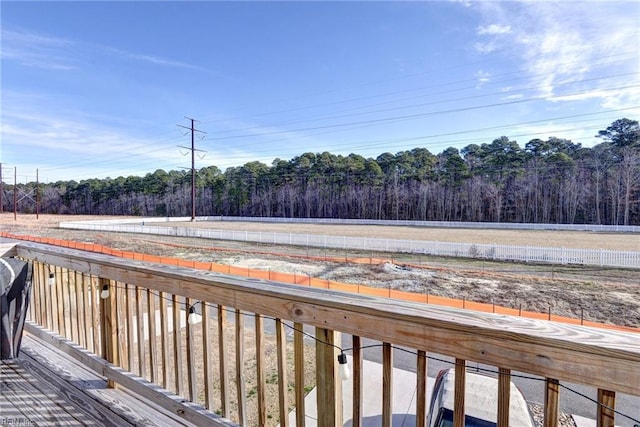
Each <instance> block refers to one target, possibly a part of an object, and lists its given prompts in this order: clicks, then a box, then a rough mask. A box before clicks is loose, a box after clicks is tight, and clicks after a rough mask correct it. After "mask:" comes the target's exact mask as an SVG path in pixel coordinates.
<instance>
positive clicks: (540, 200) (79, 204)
mask: <svg viewBox="0 0 640 427" xmlns="http://www.w3.org/2000/svg"><path fill="white" fill-rule="evenodd" d="M598 136H600V137H601V139H602V143H600V144H599V145H596V146H594V147H591V148H587V147H582V145H581V144H580V143H574V142H572V141H570V140H567V139H560V138H554V137H552V138H549V139H547V140H542V139H533V140H531V141H529V142H527V143H526V144H525V145H524V146H523V147H521V146H520V145H519V144H518V143H517V142H516V141H513V140H510V139H509V138H508V137H506V136H502V137H500V138H497V139H495V140H493V141H492V142H490V143H485V144H481V145H476V144H471V145H468V146H466V147H464V148H463V149H461V150H458V149H456V148H448V149H446V150H444V151H443V152H441V153H439V154H433V153H431V152H429V150H427V149H426V148H414V149H413V150H410V151H402V152H398V153H395V154H392V153H383V154H381V155H379V156H378V157H377V158H375V159H373V158H364V157H362V156H360V155H358V154H350V155H348V156H341V155H334V154H331V153H328V152H324V153H304V154H302V155H300V156H298V157H295V158H293V159H291V160H283V159H275V160H274V161H273V163H272V164H271V166H269V165H266V164H264V163H261V162H250V163H247V164H245V165H244V166H240V167H233V168H228V169H227V170H226V171H225V172H224V173H222V172H221V171H220V170H219V169H218V168H217V167H215V166H211V167H207V168H203V169H200V170H199V171H198V174H197V178H196V214H197V215H198V216H201V215H225V216H236V215H241V216H261V217H262V216H271V217H300V218H368V219H393V220H395V219H400V220H427V221H492V222H528V223H529V222H530V223H566V224H583V223H588V224H617V225H638V224H640V127H639V125H638V122H637V121H635V120H629V119H620V120H616V121H615V122H613V123H612V124H611V125H610V126H609V127H607V129H606V130H602V131H600V132H599V134H598ZM21 187H24V188H21V189H20V190H21V191H22V192H23V193H24V192H26V191H28V190H29V188H34V187H35V184H34V183H31V184H24V185H21ZM38 191H39V197H38V199H39V201H40V212H41V213H53V214H90V215H143V216H190V215H191V172H190V171H169V172H166V171H164V170H157V171H155V172H153V173H149V174H147V175H146V176H144V177H136V176H130V177H127V178H125V177H119V178H115V179H111V178H107V179H90V180H86V181H81V182H76V181H59V182H56V183H51V184H46V185H42V184H41V185H40V186H39V188H38ZM12 192H13V186H9V185H6V184H5V195H4V197H3V204H4V206H3V207H4V210H5V211H13V200H12ZM18 211H19V212H25V213H33V212H34V211H35V203H33V201H30V200H28V199H27V198H24V199H23V200H21V201H20V202H19V203H18Z"/></svg>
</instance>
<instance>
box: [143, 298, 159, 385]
mask: <svg viewBox="0 0 640 427" xmlns="http://www.w3.org/2000/svg"><path fill="white" fill-rule="evenodd" d="M146 299H147V319H148V321H149V327H148V331H149V342H148V346H149V348H148V350H149V368H150V369H149V373H150V375H151V377H150V380H151V382H152V383H156V382H157V381H158V360H157V349H156V296H155V294H154V293H153V292H151V289H147V298H146Z"/></svg>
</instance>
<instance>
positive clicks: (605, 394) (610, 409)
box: [596, 389, 616, 427]
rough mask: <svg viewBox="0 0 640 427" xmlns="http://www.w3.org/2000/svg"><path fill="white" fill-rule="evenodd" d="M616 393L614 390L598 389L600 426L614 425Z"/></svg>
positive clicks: (598, 420)
mask: <svg viewBox="0 0 640 427" xmlns="http://www.w3.org/2000/svg"><path fill="white" fill-rule="evenodd" d="M615 407H616V394H615V393H614V392H613V391H609V390H602V389H598V411H597V417H596V422H597V426H598V427H614V426H615V421H616V418H615V417H616V413H615Z"/></svg>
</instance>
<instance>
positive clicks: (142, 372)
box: [132, 286, 148, 378]
mask: <svg viewBox="0 0 640 427" xmlns="http://www.w3.org/2000/svg"><path fill="white" fill-rule="evenodd" d="M135 289H136V290H135V293H134V296H135V308H136V326H137V334H136V338H138V342H137V343H136V344H137V348H138V369H137V370H136V371H132V372H135V373H137V374H138V375H139V376H141V377H142V378H148V376H147V358H146V357H145V356H146V354H145V353H146V352H145V348H144V347H145V345H144V336H145V330H144V293H145V291H144V289H143V288H141V287H139V286H136V288H135Z"/></svg>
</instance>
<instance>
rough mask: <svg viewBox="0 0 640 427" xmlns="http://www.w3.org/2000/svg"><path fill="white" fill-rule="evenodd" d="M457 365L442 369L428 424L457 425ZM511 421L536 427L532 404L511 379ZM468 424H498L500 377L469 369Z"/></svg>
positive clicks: (493, 426)
mask: <svg viewBox="0 0 640 427" xmlns="http://www.w3.org/2000/svg"><path fill="white" fill-rule="evenodd" d="M455 375H456V374H455V369H453V368H451V369H445V370H442V371H440V372H439V373H438V376H437V377H436V382H435V384H434V385H433V393H432V394H431V405H430V410H429V417H428V419H427V425H428V426H429V427H450V426H453V396H454V384H455ZM509 404H510V410H509V425H510V426H512V427H534V426H535V422H534V421H533V417H532V416H531V412H530V411H529V406H528V405H527V402H526V401H525V400H524V396H523V395H522V393H521V392H520V390H519V389H518V387H516V386H515V384H513V382H512V383H511V396H510V398H509ZM464 414H465V424H464V425H465V427H496V425H497V422H498V418H497V414H498V380H497V379H496V378H492V377H489V376H486V375H481V374H476V373H473V372H466V374H465V394H464Z"/></svg>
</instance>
